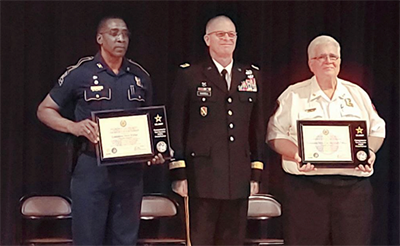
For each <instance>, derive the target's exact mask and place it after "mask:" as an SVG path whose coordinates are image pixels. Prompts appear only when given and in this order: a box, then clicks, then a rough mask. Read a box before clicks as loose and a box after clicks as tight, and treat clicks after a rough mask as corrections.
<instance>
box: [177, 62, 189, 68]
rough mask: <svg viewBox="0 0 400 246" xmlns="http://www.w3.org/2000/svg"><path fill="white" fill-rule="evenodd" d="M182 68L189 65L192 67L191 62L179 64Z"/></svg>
mask: <svg viewBox="0 0 400 246" xmlns="http://www.w3.org/2000/svg"><path fill="white" fill-rule="evenodd" d="M179 66H180V67H181V68H187V67H190V64H189V63H187V62H185V63H183V64H181V65H179Z"/></svg>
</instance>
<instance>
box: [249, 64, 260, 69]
mask: <svg viewBox="0 0 400 246" xmlns="http://www.w3.org/2000/svg"><path fill="white" fill-rule="evenodd" d="M251 67H252V68H254V69H255V70H260V68H259V67H257V66H256V65H254V64H251Z"/></svg>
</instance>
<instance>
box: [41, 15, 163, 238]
mask: <svg viewBox="0 0 400 246" xmlns="http://www.w3.org/2000/svg"><path fill="white" fill-rule="evenodd" d="M96 40H97V43H98V44H99V46H100V51H99V53H97V54H96V55H95V56H94V57H93V56H92V57H85V58H82V59H80V60H79V62H78V63H77V64H76V65H74V66H70V67H68V69H67V71H66V72H65V73H64V74H63V75H61V77H60V78H59V80H58V83H57V84H56V85H55V87H54V88H53V89H52V90H51V91H50V93H49V94H48V95H47V97H46V98H45V99H44V100H43V102H42V103H41V104H40V105H39V108H38V112H37V115H38V118H39V119H40V120H41V121H42V122H43V123H45V124H46V125H48V126H49V127H51V128H53V129H55V130H58V131H61V132H65V133H70V134H73V135H75V136H77V137H79V139H80V140H81V142H83V144H82V148H81V150H82V154H80V155H79V157H78V160H77V164H76V167H75V169H74V171H73V173H72V180H71V196H72V201H73V204H72V233H73V239H74V244H76V245H102V244H107V245H135V244H136V240H137V234H138V228H139V222H140V208H141V199H142V193H143V181H142V176H143V170H142V169H143V164H128V165H116V166H109V167H104V166H102V167H99V166H97V163H96V156H95V152H94V144H96V143H97V142H98V141H99V132H98V126H97V124H96V123H95V122H93V121H92V120H91V112H92V111H98V110H112V109H127V110H128V109H134V108H137V107H143V106H149V105H151V104H152V85H151V80H150V76H149V74H148V73H147V72H146V71H145V70H144V69H143V68H142V67H141V66H140V65H139V64H137V63H135V62H133V61H131V60H129V59H126V58H125V57H124V56H125V53H126V50H127V48H128V44H129V30H128V28H127V26H126V24H125V22H124V21H123V20H122V19H121V18H118V17H106V18H104V19H103V20H101V21H100V23H99V26H98V29H97V36H96ZM71 101H72V102H73V103H74V105H75V111H74V112H75V120H74V121H71V120H69V119H66V118H64V117H62V116H61V115H60V113H59V111H60V109H62V108H63V107H64V106H65V105H67V104H68V103H70V102H71ZM163 162H164V159H163V157H162V156H161V155H158V156H155V157H154V158H153V159H152V160H151V161H149V162H148V164H150V163H153V164H159V163H163Z"/></svg>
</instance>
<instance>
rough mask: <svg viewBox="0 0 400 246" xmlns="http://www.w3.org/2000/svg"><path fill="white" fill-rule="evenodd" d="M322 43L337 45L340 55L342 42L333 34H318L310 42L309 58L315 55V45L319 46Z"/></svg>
mask: <svg viewBox="0 0 400 246" xmlns="http://www.w3.org/2000/svg"><path fill="white" fill-rule="evenodd" d="M320 44H333V45H334V46H335V47H337V49H338V53H339V56H340V44H339V42H338V41H336V39H334V38H333V37H331V36H327V35H321V36H318V37H316V38H314V39H313V40H312V41H311V42H310V44H309V45H308V49H307V53H308V59H309V60H310V59H311V58H313V57H314V51H315V47H317V46H318V45H320Z"/></svg>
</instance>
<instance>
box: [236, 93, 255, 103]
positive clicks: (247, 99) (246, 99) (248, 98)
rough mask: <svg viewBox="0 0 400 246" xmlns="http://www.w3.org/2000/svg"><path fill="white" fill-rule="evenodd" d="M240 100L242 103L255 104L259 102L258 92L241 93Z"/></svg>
mask: <svg viewBox="0 0 400 246" xmlns="http://www.w3.org/2000/svg"><path fill="white" fill-rule="evenodd" d="M239 100H240V101H241V102H242V103H250V104H252V103H255V102H256V101H257V93H256V92H239Z"/></svg>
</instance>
